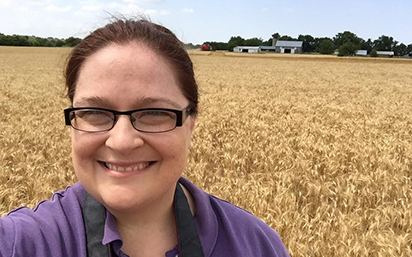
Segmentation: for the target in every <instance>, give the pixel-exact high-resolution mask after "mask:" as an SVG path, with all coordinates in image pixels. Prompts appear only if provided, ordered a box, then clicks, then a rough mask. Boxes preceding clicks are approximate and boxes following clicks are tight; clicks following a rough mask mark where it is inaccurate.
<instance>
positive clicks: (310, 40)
mask: <svg viewBox="0 0 412 257" xmlns="http://www.w3.org/2000/svg"><path fill="white" fill-rule="evenodd" d="M298 40H299V41H303V48H302V51H303V52H305V53H310V52H313V51H315V38H314V37H312V36H311V35H299V36H298Z"/></svg>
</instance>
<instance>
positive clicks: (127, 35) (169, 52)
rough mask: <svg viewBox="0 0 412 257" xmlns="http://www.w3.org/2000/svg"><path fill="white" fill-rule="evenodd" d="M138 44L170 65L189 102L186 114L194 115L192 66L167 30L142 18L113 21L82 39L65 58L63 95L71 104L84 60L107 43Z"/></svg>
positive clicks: (194, 91) (195, 105) (195, 85)
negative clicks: (65, 95)
mask: <svg viewBox="0 0 412 257" xmlns="http://www.w3.org/2000/svg"><path fill="white" fill-rule="evenodd" d="M131 42H141V43H144V44H145V45H146V46H148V47H149V48H150V49H152V50H153V51H154V52H156V53H157V54H159V55H160V56H162V57H163V58H164V59H165V60H166V61H167V62H168V64H169V65H170V67H171V68H172V70H173V71H174V74H175V76H176V81H177V83H178V86H179V87H180V90H181V91H182V93H183V95H184V96H185V97H186V99H187V100H188V101H189V108H190V113H191V114H194V115H196V114H197V105H198V90H197V84H196V80H195V78H194V72H193V64H192V61H191V60H190V58H189V55H188V53H187V52H186V50H185V47H184V45H183V43H182V42H181V41H180V40H179V39H178V38H177V37H176V36H175V35H174V34H173V32H171V31H170V30H169V29H167V28H165V27H163V26H160V25H158V24H155V23H153V22H151V21H149V20H146V19H139V20H130V19H117V20H115V21H114V22H112V23H109V24H107V25H106V26H104V27H101V28H99V29H97V30H95V31H94V32H92V33H91V34H90V35H88V36H87V37H86V38H84V39H83V40H82V41H81V42H80V43H79V44H78V45H77V46H76V47H75V48H74V49H73V50H72V52H71V54H70V55H69V57H68V61H67V66H66V70H65V78H66V86H67V96H68V97H69V98H70V101H71V102H72V103H73V97H74V94H75V91H76V84H77V80H78V78H79V72H80V70H81V67H82V64H83V63H84V61H85V60H86V59H87V58H88V57H90V56H91V55H93V54H94V53H96V52H97V51H99V50H100V49H102V48H104V47H106V46H107V45H109V44H112V43H115V44H118V45H125V44H128V43H131Z"/></svg>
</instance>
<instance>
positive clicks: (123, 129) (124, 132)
mask: <svg viewBox="0 0 412 257" xmlns="http://www.w3.org/2000/svg"><path fill="white" fill-rule="evenodd" d="M141 133H142V132H140V131H137V130H136V129H135V128H134V127H133V125H132V124H131V122H130V118H129V117H128V116H125V115H124V116H123V115H121V116H119V117H118V119H117V122H116V124H115V125H114V127H113V128H112V129H111V130H110V131H109V138H108V139H107V140H106V146H107V147H109V148H110V149H112V150H113V151H115V152H117V153H118V154H120V155H128V154H129V153H131V152H132V151H133V150H134V149H136V148H138V147H140V146H143V145H144V140H143V138H142V137H141Z"/></svg>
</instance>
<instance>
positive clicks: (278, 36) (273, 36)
mask: <svg viewBox="0 0 412 257" xmlns="http://www.w3.org/2000/svg"><path fill="white" fill-rule="evenodd" d="M272 38H274V39H279V38H280V34H279V33H277V32H276V33H273V34H272Z"/></svg>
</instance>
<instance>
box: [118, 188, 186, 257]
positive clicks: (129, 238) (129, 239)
mask: <svg viewBox="0 0 412 257" xmlns="http://www.w3.org/2000/svg"><path fill="white" fill-rule="evenodd" d="M173 197H174V189H173V191H172V193H171V194H167V197H166V199H161V200H160V201H159V200H157V201H153V202H151V203H149V204H146V205H145V206H140V207H139V209H138V210H131V211H128V212H124V211H122V212H116V211H114V212H112V211H111V213H112V214H113V216H114V217H115V219H116V224H117V228H118V230H119V233H120V235H121V237H122V240H123V247H122V251H123V252H125V253H126V254H128V255H129V256H152V255H153V254H155V252H157V251H159V253H156V254H160V256H162V255H164V254H165V252H167V251H168V250H171V249H172V248H173V247H174V246H175V245H176V244H177V243H178V242H177V231H176V222H175V215H174V210H173ZM153 249H156V250H155V252H154V251H153ZM136 253H138V254H136ZM158 256H159V255H158Z"/></svg>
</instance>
